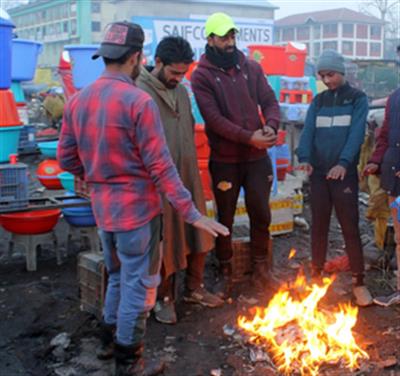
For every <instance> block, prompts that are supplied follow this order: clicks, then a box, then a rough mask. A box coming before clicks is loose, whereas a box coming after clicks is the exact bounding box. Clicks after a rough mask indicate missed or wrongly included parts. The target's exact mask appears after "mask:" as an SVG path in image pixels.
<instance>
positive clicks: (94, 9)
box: [92, 1, 101, 13]
mask: <svg viewBox="0 0 400 376" xmlns="http://www.w3.org/2000/svg"><path fill="white" fill-rule="evenodd" d="M100 12H101V3H100V2H97V1H93V2H92V13H100Z"/></svg>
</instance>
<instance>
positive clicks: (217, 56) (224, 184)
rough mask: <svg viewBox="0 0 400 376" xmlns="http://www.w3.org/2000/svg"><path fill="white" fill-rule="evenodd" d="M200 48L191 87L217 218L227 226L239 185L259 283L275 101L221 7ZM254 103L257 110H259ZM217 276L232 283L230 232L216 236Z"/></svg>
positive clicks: (263, 283) (263, 273)
mask: <svg viewBox="0 0 400 376" xmlns="http://www.w3.org/2000/svg"><path fill="white" fill-rule="evenodd" d="M205 30H206V36H207V45H206V52H205V54H203V55H202V56H201V58H200V62H199V64H198V67H197V69H196V70H195V71H194V72H193V74H192V79H191V82H192V88H193V92H194V95H195V98H196V101H197V103H198V106H199V109H200V112H201V115H202V116H203V118H204V120H205V130H206V134H207V137H208V142H209V145H210V149H211V153H210V162H209V170H210V173H211V177H212V186H213V187H212V188H213V192H214V196H215V201H216V206H217V212H218V218H219V221H220V222H221V223H223V224H224V225H225V226H227V227H228V228H229V229H232V225H233V220H234V214H235V208H236V204H237V200H238V196H239V191H240V188H241V187H243V188H244V192H245V203H246V208H247V212H248V215H249V218H250V241H251V250H252V259H253V264H254V265H253V278H252V281H253V283H254V285H255V286H256V287H257V288H258V289H265V288H266V287H267V284H268V282H269V281H270V275H269V274H270V272H269V265H268V261H267V260H268V257H267V255H268V252H271V250H269V249H268V244H269V237H270V235H269V231H268V228H269V225H270V221H271V214H270V209H269V196H270V189H271V183H272V166H271V161H270V159H269V157H268V155H267V152H266V149H267V148H268V147H271V146H273V145H274V144H275V142H276V135H277V130H278V127H279V119H280V116H279V106H278V102H277V100H276V98H275V96H274V92H273V91H272V89H271V87H270V86H269V85H268V82H267V80H266V78H265V76H264V73H263V71H262V68H261V66H260V65H259V64H258V63H257V62H255V61H251V60H248V59H247V58H246V57H245V56H244V54H243V53H242V52H240V51H239V50H238V49H237V48H236V40H235V35H236V32H237V28H236V26H235V24H234V22H233V21H232V19H231V18H230V17H229V16H228V15H226V14H224V13H214V14H212V15H211V16H210V17H209V18H208V19H207V21H206V25H205ZM259 109H260V110H261V112H262V116H260V114H259ZM216 255H217V258H218V260H219V262H220V272H221V274H222V276H223V279H222V282H223V283H222V286H220V289H221V293H222V295H224V296H229V293H230V290H231V287H232V278H231V277H232V263H231V261H232V255H233V251H232V242H231V236H226V237H221V238H219V239H217V240H216Z"/></svg>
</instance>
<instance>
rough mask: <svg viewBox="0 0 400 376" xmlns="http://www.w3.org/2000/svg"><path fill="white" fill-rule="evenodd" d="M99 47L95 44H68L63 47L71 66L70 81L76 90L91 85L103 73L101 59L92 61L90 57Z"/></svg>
mask: <svg viewBox="0 0 400 376" xmlns="http://www.w3.org/2000/svg"><path fill="white" fill-rule="evenodd" d="M98 48H99V45H96V44H79V45H78V44H76V45H74V44H70V45H67V46H64V49H65V50H67V51H68V52H69V56H70V59H71V64H72V80H73V82H74V86H75V87H76V88H77V89H82V88H83V87H85V86H87V85H89V84H91V83H92V82H93V81H95V80H96V79H97V78H98V77H99V76H100V75H101V73H102V72H103V70H104V68H105V66H104V62H103V59H102V58H98V59H96V60H93V59H92V55H93V54H94V53H95V52H96V51H97V49H98Z"/></svg>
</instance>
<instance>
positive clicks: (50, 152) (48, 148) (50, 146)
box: [37, 141, 58, 159]
mask: <svg viewBox="0 0 400 376" xmlns="http://www.w3.org/2000/svg"><path fill="white" fill-rule="evenodd" d="M37 145H38V147H39V149H40V152H41V153H42V154H43V155H45V156H46V157H49V158H53V159H55V158H57V145H58V141H46V142H39V143H38V144H37Z"/></svg>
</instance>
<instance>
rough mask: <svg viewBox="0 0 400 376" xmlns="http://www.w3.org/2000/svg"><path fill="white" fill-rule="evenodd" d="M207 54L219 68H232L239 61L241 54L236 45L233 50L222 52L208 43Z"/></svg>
mask: <svg viewBox="0 0 400 376" xmlns="http://www.w3.org/2000/svg"><path fill="white" fill-rule="evenodd" d="M206 56H207V59H208V60H209V61H210V62H211V64H214V65H216V66H217V67H218V68H222V69H230V68H233V67H234V66H235V65H237V64H238V62H239V54H238V50H237V48H236V46H235V47H234V50H233V52H220V51H219V50H218V49H217V48H215V47H211V46H209V45H208V44H207V45H206Z"/></svg>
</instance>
